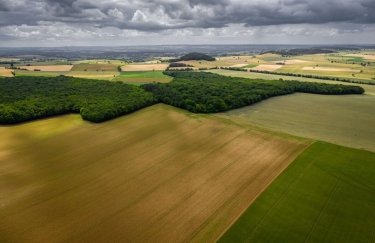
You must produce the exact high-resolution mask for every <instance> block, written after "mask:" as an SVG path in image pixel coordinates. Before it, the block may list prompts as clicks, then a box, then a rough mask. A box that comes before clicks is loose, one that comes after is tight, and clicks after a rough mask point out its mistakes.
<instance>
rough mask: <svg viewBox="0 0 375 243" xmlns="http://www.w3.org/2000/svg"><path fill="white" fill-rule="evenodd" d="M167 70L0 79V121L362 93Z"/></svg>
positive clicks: (210, 108)
mask: <svg viewBox="0 0 375 243" xmlns="http://www.w3.org/2000/svg"><path fill="white" fill-rule="evenodd" d="M165 74H167V75H170V76H172V77H174V79H173V81H172V82H171V83H167V84H160V83H152V84H145V85H143V86H142V87H137V86H132V85H127V84H123V83H120V82H108V81H98V80H88V79H79V78H72V77H65V76H59V77H14V78H4V79H0V123H2V124H14V123H19V122H24V121H28V120H33V119H37V118H43V117H49V116H53V115H59V114H66V113H80V114H81V116H82V118H83V119H85V120H88V121H92V122H102V121H106V120H109V119H112V118H115V117H118V116H121V115H124V114H127V113H130V112H133V111H135V110H138V109H141V108H143V107H146V106H149V105H152V104H155V103H157V102H163V103H165V104H169V105H172V106H176V107H180V108H183V109H186V110H189V111H191V112H196V113H214V112H221V111H226V110H230V109H234V108H239V107H243V106H247V105H251V104H253V103H256V102H259V101H261V100H264V99H267V98H270V97H273V96H278V95H285V94H291V93H294V92H306V93H314V94H362V93H363V92H364V90H363V89H362V88H361V87H357V86H347V85H330V84H321V83H307V82H298V81H266V80H249V79H245V78H232V77H226V76H221V75H217V74H212V73H205V72H165ZM142 88H143V89H142Z"/></svg>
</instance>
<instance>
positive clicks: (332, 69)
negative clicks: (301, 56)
mask: <svg viewBox="0 0 375 243" xmlns="http://www.w3.org/2000/svg"><path fill="white" fill-rule="evenodd" d="M302 70H306V71H326V72H351V73H359V72H360V70H357V69H351V68H337V67H336V68H331V67H304V68H302Z"/></svg>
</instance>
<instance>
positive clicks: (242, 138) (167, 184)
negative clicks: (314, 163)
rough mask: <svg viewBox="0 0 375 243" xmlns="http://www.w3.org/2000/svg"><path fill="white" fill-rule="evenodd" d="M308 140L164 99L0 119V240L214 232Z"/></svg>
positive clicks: (188, 237) (190, 237)
mask: <svg viewBox="0 0 375 243" xmlns="http://www.w3.org/2000/svg"><path fill="white" fill-rule="evenodd" d="M53 126H56V129H54V128H53ZM49 131H51V133H50V132H49ZM52 131H53V132H52ZM308 143H309V142H307V141H304V140H298V139H293V138H283V137H279V136H277V135H274V134H268V133H264V132H259V131H254V130H249V129H248V128H243V127H239V126H236V125H232V124H228V123H224V122H222V121H220V120H218V119H216V118H211V117H208V116H195V115H191V114H189V113H185V112H182V111H180V110H177V109H174V108H171V107H168V106H165V105H156V106H153V107H149V108H147V109H144V110H142V111H139V112H136V113H134V114H131V115H128V116H125V117H122V118H119V119H116V120H113V121H110V122H106V123H104V124H100V125H93V124H89V123H84V122H82V121H80V120H79V117H78V116H63V117H59V118H52V119H48V120H43V121H36V122H32V123H27V124H23V125H18V126H12V127H0V150H2V151H1V152H0V191H1V196H0V241H1V242H3V241H9V242H188V241H197V242H206V241H214V240H215V239H217V237H218V236H220V235H221V234H222V233H223V231H224V230H225V229H227V228H228V227H229V226H230V225H231V224H232V223H233V222H234V221H235V219H237V218H238V217H239V216H240V214H241V213H242V212H243V211H244V210H245V209H247V208H248V206H249V205H250V204H251V202H252V201H253V200H254V199H255V198H256V197H257V196H258V195H259V193H260V192H262V191H263V190H264V189H265V188H266V187H267V186H268V185H269V183H270V182H271V181H272V180H273V179H274V178H275V177H276V176H277V175H278V174H280V172H281V171H282V170H284V169H285V168H286V167H287V166H288V165H289V163H290V162H292V161H293V160H294V158H295V157H296V156H297V155H298V154H300V153H301V152H302V151H303V150H304V149H305V148H306V147H307V145H308Z"/></svg>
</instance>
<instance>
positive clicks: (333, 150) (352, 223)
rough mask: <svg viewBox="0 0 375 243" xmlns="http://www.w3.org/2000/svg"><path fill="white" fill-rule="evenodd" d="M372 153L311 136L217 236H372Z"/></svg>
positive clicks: (350, 239)
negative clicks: (311, 141)
mask: <svg viewBox="0 0 375 243" xmlns="http://www.w3.org/2000/svg"><path fill="white" fill-rule="evenodd" d="M374 174H375V154H374V153H371V152H366V151H361V150H355V149H350V148H345V147H340V146H337V145H333V144H327V143H322V142H317V143H315V144H313V145H312V146H311V147H309V148H308V149H307V150H306V151H305V152H304V153H303V154H302V155H300V156H299V157H298V158H297V160H296V161H295V162H294V163H293V164H292V165H291V166H289V167H288V169H287V170H285V171H284V172H283V173H282V174H281V176H279V177H278V178H277V179H276V180H275V181H274V182H273V183H272V184H271V185H270V186H269V187H268V188H267V190H266V191H265V192H264V193H262V195H261V196H260V197H259V198H258V199H257V200H256V201H255V202H254V203H253V204H252V205H251V206H250V207H249V209H248V210H247V211H246V212H245V213H244V214H243V215H242V216H241V217H240V219H239V220H238V221H237V222H236V223H235V224H234V225H233V226H232V227H231V228H230V229H229V230H228V231H227V232H226V233H225V234H224V235H223V237H222V238H221V239H220V240H219V242H343V243H344V242H373V241H374V235H375V230H374V229H375V214H374V211H375V187H374V185H375V177H374Z"/></svg>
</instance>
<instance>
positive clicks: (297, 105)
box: [220, 94, 375, 152]
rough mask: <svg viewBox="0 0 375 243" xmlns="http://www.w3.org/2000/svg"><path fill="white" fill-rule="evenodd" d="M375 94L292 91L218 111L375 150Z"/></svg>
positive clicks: (228, 116)
mask: <svg viewBox="0 0 375 243" xmlns="http://www.w3.org/2000/svg"><path fill="white" fill-rule="evenodd" d="M374 104H375V96H371V95H347V96H325V95H313V94H293V95H287V96H282V97H276V98H273V99H269V100H266V101H263V102H260V103H258V104H255V105H252V106H248V107H244V108H240V109H237V110H232V111H228V112H226V113H221V114H220V116H224V117H227V118H230V119H232V120H235V121H239V122H244V123H249V124H255V125H258V126H260V127H264V128H267V129H272V130H275V131H282V132H285V133H289V134H294V135H297V136H301V137H308V138H312V139H318V140H323V141H327V142H331V143H336V144H340V145H344V146H349V147H354V148H364V149H367V150H371V151H374V152H375V129H374V124H375V116H374Z"/></svg>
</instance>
